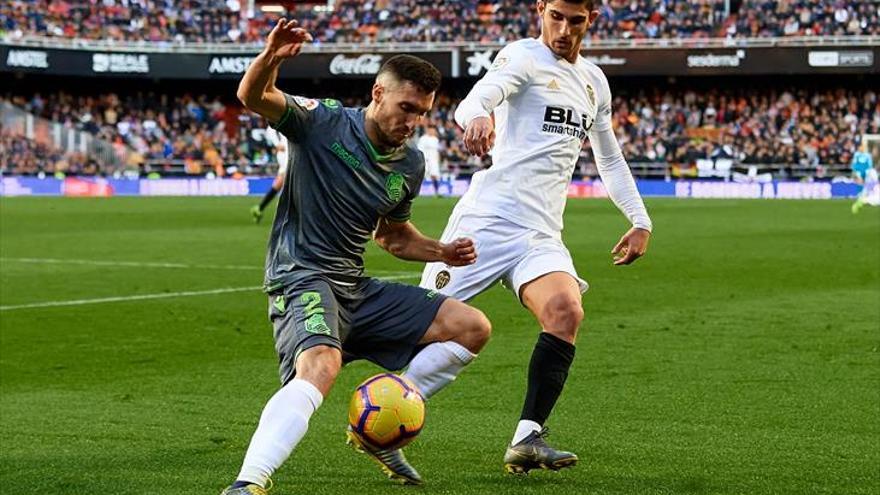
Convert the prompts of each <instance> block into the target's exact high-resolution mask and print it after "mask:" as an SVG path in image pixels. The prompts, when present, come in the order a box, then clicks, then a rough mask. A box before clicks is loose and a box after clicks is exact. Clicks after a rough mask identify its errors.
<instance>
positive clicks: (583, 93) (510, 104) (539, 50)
mask: <svg viewBox="0 0 880 495" xmlns="http://www.w3.org/2000/svg"><path fill="white" fill-rule="evenodd" d="M492 112H494V115H495V132H496V140H495V147H494V149H493V150H492V153H491V154H492V166H491V167H490V168H489V169H488V170H483V171H480V172H477V173H476V174H474V177H473V179H472V181H471V186H470V188H469V189H468V191H467V193H465V195H464V197H462V199H461V201H460V203H459V207H460V208H462V209H465V210H469V211H473V212H477V213H484V214H489V215H494V216H499V217H502V218H505V219H507V220H510V221H511V222H514V223H516V224H519V225H522V226H524V227H528V228H531V229H535V230H538V231H540V232H546V233H548V234H551V235H557V236H558V235H559V233H560V232H561V231H562V228H563V223H562V214H563V211H564V210H565V202H566V198H567V195H568V186H569V183H570V182H571V176H572V173H573V172H574V167H575V165H576V164H577V161H578V157H579V155H580V151H581V148H582V146H583V142H584V140H585V139H587V138H589V139H590V142H591V144H592V147H593V150H594V154H595V156H596V165H597V168H598V170H599V173H600V175H601V177H602V181H603V183H604V185H605V188H606V190H607V191H608V194H609V196H610V197H611V199H612V201H614V203H615V204H616V205H617V206H618V208H620V210H621V211H622V212H623V213H624V214H625V215H626V216H627V218H628V219H629V220H630V222H632V224H633V225H634V226H636V227H639V228H644V229H647V230H651V219H650V218H649V217H648V213H647V211H646V210H645V206H644V203H643V202H642V199H641V197H640V196H639V193H638V190H637V189H636V186H635V181H634V180H633V178H632V174H631V173H630V170H629V167H628V165H627V164H626V161H625V160H624V158H623V154H622V153H621V151H620V146H619V145H618V143H617V137H616V136H615V135H614V131H613V129H612V128H611V90H610V88H609V86H608V80H607V79H606V77H605V74H603V73H602V70H601V69H599V67H597V66H596V65H595V64H592V63H590V62H588V61H587V60H585V59H584V58H583V57H578V59H577V60H576V62H575V63H573V64H572V63H570V62H568V61H567V60H565V59H563V58H559V57H557V56H556V55H555V54H554V53H553V52H552V51H551V50H550V48H549V47H547V46H546V45H545V44H544V43H543V42H542V41H541V40H538V39H533V38H529V39H524V40H520V41H516V42H514V43H511V44H509V45H507V46H506V47H504V49H502V50H501V51H500V52H499V53H498V55H497V56H496V57H495V61H494V63H493V64H492V67H491V68H490V69H489V71H488V72H487V73H486V75H485V76H484V77H483V78H482V79H481V80H480V81H479V82H477V84H476V85H475V86H474V87H473V89H472V90H471V92H470V93H469V94H468V96H467V98H465V99H464V100H463V101H462V102H461V104H460V105H459V106H458V108H457V109H456V111H455V120H456V122H457V123H458V124H459V125H460V126H461V127H462V128H466V127H467V124H468V123H470V122H471V120H473V119H474V118H476V117H481V116H489V115H490V114H491V113H492Z"/></svg>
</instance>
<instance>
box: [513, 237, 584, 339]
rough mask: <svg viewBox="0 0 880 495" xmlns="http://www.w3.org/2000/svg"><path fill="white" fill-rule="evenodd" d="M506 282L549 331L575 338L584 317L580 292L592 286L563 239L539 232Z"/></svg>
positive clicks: (564, 336) (563, 336)
mask: <svg viewBox="0 0 880 495" xmlns="http://www.w3.org/2000/svg"><path fill="white" fill-rule="evenodd" d="M533 244H534V245H533V248H532V249H531V250H530V251H529V253H528V255H526V256H525V257H524V258H523V259H522V260H520V262H519V263H518V264H517V266H516V268H515V269H514V270H512V271H511V274H510V277H509V278H507V279H506V280H505V284H506V285H507V286H508V287H510V288H511V289H513V290H514V292H515V294H516V295H517V296H518V297H519V299H520V301H521V302H522V303H523V305H524V306H526V307H527V308H528V309H529V310H530V311H531V312H532V313H533V314H534V315H535V317H536V318H537V319H538V322H539V323H540V324H541V326H542V327H543V328H544V329H545V330H546V331H549V332H551V333H554V334H557V333H558V334H559V335H558V336H559V337H560V338H565V339H566V340H572V339H573V338H574V336H575V335H576V333H577V327H578V326H579V325H580V322H581V320H582V319H583V308H582V306H581V295H582V294H583V293H584V292H586V290H587V289H588V288H589V285H588V284H587V282H586V281H584V280H583V279H581V278H580V276H578V273H577V270H575V267H574V263H573V261H572V259H571V255H570V254H569V252H568V250H567V249H566V248H565V246H564V245H562V243H561V241H558V240H556V239H551V238H546V237H545V236H542V235H539V236H537V238H536V239H535V240H534V241H533Z"/></svg>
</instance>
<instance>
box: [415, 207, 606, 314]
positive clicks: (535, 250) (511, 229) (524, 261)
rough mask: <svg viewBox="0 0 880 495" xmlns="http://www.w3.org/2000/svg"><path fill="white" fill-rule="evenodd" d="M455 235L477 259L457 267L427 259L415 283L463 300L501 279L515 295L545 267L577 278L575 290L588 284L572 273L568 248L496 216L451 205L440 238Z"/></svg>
mask: <svg viewBox="0 0 880 495" xmlns="http://www.w3.org/2000/svg"><path fill="white" fill-rule="evenodd" d="M459 237H469V238H471V239H473V240H474V243H475V245H476V249H477V262H476V263H474V264H473V265H470V266H461V267H450V266H447V265H446V264H444V263H428V264H427V265H426V266H425V270H424V271H423V272H422V281H421V283H420V284H419V285H421V286H422V287H424V288H426V289H435V290H437V291H439V292H440V293H441V294H444V295H446V296H450V297H454V298H455V299H458V300H461V301H468V300H470V299H472V298H474V297H475V296H476V295H477V294H480V293H481V292H483V291H485V290H486V289H488V288H490V287H492V285H494V284H495V283H496V282H498V281H501V282H502V284H503V285H504V286H505V287H507V288H508V289H510V290H512V291H513V293H514V295H515V296H516V297H517V298H519V297H520V288H522V286H523V285H525V284H527V283H529V282H531V281H532V280H535V279H537V278H539V277H541V276H543V275H546V274H548V273H552V272H565V273H568V274H569V275H571V276H572V277H574V279H575V280H576V281H577V282H578V285H579V286H580V290H581V293H584V292H586V291H587V289H588V288H589V284H587V282H586V281H584V280H583V279H581V278H580V277H579V276H578V274H577V271H576V270H575V268H574V263H573V262H572V260H571V254H569V252H568V249H566V247H565V245H564V244H562V240H561V239H559V238H556V237H553V236H550V235H548V234H545V233H543V232H538V231H537V230H533V229H530V228H527V227H523V226H521V225H517V224H515V223H513V222H511V221H509V220H506V219H503V218H501V217H495V216H483V215H480V214H475V213H468V212H460V211H459V210H458V209H457V208H456V210H455V211H454V212H453V213H452V216H451V217H450V218H449V224H447V225H446V230H445V231H443V237H441V241H442V242H450V241H452V240H454V239H457V238H459Z"/></svg>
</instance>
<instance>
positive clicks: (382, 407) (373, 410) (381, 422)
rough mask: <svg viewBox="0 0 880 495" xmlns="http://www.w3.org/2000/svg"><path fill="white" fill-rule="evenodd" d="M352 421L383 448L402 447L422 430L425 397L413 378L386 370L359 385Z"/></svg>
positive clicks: (367, 440) (366, 438) (350, 408)
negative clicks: (409, 378)
mask: <svg viewBox="0 0 880 495" xmlns="http://www.w3.org/2000/svg"><path fill="white" fill-rule="evenodd" d="M348 423H349V425H350V426H351V430H352V432H353V433H354V434H355V435H357V436H358V437H359V438H360V439H361V440H362V441H363V442H365V443H367V444H369V445H371V446H373V447H377V448H380V449H398V448H400V447H403V446H404V445H406V444H408V443H410V442H411V441H413V439H414V438H415V437H416V435H418V434H419V432H420V431H422V427H423V426H424V425H425V399H424V398H422V394H421V393H419V391H418V389H417V388H416V386H415V385H414V384H413V383H412V382H411V381H409V380H407V379H406V378H403V377H402V376H399V375H395V374H392V373H382V374H379V375H376V376H373V377H370V378H367V379H366V380H364V382H363V383H361V384H360V385H358V387H357V389H355V391H354V395H352V397H351V402H350V403H349V406H348Z"/></svg>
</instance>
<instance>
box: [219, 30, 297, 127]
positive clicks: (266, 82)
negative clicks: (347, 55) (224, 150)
mask: <svg viewBox="0 0 880 495" xmlns="http://www.w3.org/2000/svg"><path fill="white" fill-rule="evenodd" d="M297 26H298V23H297V22H296V21H295V20H290V21H288V20H286V19H279V20H278V24H276V25H275V27H274V28H272V32H270V33H269V37H268V38H267V39H266V47H265V48H264V49H263V51H262V52H260V54H259V55H257V57H256V58H255V59H254V61H253V62H252V63H251V65H250V66H249V67H248V69H247V71H246V72H245V73H244V77H242V79H241V83H239V85H238V92H237V93H236V96H238V99H239V100H240V101H241V103H242V104H243V105H244V106H245V107H247V108H248V110H251V111H254V112H256V113H258V114H260V115H262V116H263V117H266V118H267V119H269V121H270V122H273V123H277V122H278V121H279V120H280V119H281V117H282V116H283V115H284V112H285V110H287V102H286V101H285V99H284V93H282V92H281V90H279V89H278V88H276V87H275V80H276V79H277V77H278V68H279V67H280V66H281V64H282V62H284V61H285V60H287V59H288V58H292V57H295V56H296V55H297V54H299V52H300V50H302V45H303V43H306V42H309V41H312V35H311V34H309V33H308V32H307V31H306V30H305V29H302V28H299V27H297Z"/></svg>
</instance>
